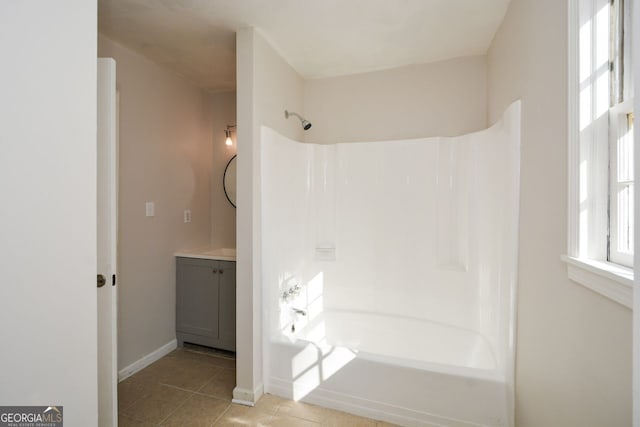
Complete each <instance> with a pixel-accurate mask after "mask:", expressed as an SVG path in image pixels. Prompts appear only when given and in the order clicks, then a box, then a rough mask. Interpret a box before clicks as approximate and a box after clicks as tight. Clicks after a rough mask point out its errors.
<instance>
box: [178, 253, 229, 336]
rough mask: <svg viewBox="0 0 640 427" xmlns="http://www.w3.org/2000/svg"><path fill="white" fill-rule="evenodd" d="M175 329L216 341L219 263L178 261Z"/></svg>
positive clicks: (183, 259)
mask: <svg viewBox="0 0 640 427" xmlns="http://www.w3.org/2000/svg"><path fill="white" fill-rule="evenodd" d="M176 273H177V274H176V279H177V280H176V282H177V283H176V284H177V287H176V329H177V330H178V331H180V332H185V333H189V334H195V335H202V336H206V337H211V338H216V339H217V338H218V303H219V288H220V286H219V276H220V273H219V262H218V261H212V260H202V259H192V258H178V263H177V272H176Z"/></svg>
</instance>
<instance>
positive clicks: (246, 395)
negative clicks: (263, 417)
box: [231, 384, 264, 406]
mask: <svg viewBox="0 0 640 427" xmlns="http://www.w3.org/2000/svg"><path fill="white" fill-rule="evenodd" d="M263 393H264V386H263V385H262V384H260V385H258V387H256V389H255V390H254V391H251V390H247V389H246V388H240V387H236V388H234V389H233V399H232V400H231V402H232V403H237V404H238V405H244V406H255V405H256V403H258V400H260V398H261V397H262V395H263Z"/></svg>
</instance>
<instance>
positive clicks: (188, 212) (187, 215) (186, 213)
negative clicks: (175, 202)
mask: <svg viewBox="0 0 640 427" xmlns="http://www.w3.org/2000/svg"><path fill="white" fill-rule="evenodd" d="M188 222H191V210H190V209H186V210H185V211H184V223H185V224H186V223H188Z"/></svg>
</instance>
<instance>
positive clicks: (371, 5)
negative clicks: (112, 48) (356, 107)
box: [98, 0, 510, 92]
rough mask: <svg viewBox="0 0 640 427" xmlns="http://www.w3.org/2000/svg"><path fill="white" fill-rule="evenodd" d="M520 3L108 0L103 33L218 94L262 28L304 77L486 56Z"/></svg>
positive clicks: (103, 5)
mask: <svg viewBox="0 0 640 427" xmlns="http://www.w3.org/2000/svg"><path fill="white" fill-rule="evenodd" d="M509 1H510V0H99V2H98V4H99V13H98V14H99V20H98V21H99V30H100V32H102V33H104V34H105V35H107V36H108V37H109V38H111V39H113V40H116V41H118V42H120V43H122V44H124V45H125V46H128V47H130V48H132V49H133V50H136V51H138V52H140V53H141V54H143V55H145V56H146V57H148V58H150V59H152V60H153V61H155V62H157V63H159V64H161V65H164V66H166V67H168V68H170V69H172V70H174V71H175V72H176V73H178V74H180V75H182V76H183V77H184V78H186V79H187V80H189V81H191V82H193V83H194V84H196V85H198V86H200V87H202V88H205V89H206V90H209V91H211V92H218V91H225V90H233V89H234V88H235V32H236V31H237V30H238V29H241V28H245V27H249V26H252V27H256V28H258V29H259V30H260V32H261V33H262V34H263V35H264V36H265V37H266V38H267V39H268V40H269V42H270V43H271V44H272V45H273V46H274V47H275V49H276V50H278V51H279V52H280V54H281V55H282V56H283V57H284V58H285V59H286V60H287V61H288V62H289V64H291V65H292V66H293V67H294V68H295V69H296V70H297V71H298V72H299V73H300V74H301V75H302V76H303V77H304V78H319V77H329V76H337V75H344V74H354V73H361V72H367V71H373V70H380V69H385V68H392V67H398V66H401V65H408V64H417V63H426V62H434V61H440V60H445V59H449V58H455V57H460V56H467V55H479V54H484V53H486V51H487V49H488V47H489V45H490V43H491V41H492V39H493V36H494V34H495V32H496V31H497V29H498V27H499V25H500V23H501V22H502V19H503V17H504V14H505V12H506V9H507V6H508V4H509Z"/></svg>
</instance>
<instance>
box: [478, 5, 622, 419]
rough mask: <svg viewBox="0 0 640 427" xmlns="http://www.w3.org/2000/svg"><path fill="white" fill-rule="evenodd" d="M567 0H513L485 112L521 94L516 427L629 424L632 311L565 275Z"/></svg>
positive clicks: (496, 111) (491, 59) (494, 50)
mask: <svg viewBox="0 0 640 427" xmlns="http://www.w3.org/2000/svg"><path fill="white" fill-rule="evenodd" d="M566 3H567V2H565V1H558V0H513V1H512V3H511V5H510V7H509V11H508V12H507V15H506V18H505V21H504V23H503V24H502V26H501V28H500V30H499V31H498V34H497V35H496V37H495V39H494V41H493V44H492V46H491V48H490V50H489V53H488V76H489V79H488V82H489V84H488V94H489V95H488V96H489V117H490V121H491V122H493V121H495V120H496V119H497V118H498V117H499V116H500V114H501V113H502V111H503V109H504V108H505V107H506V106H507V105H508V104H509V103H511V102H512V101H513V100H515V99H518V98H521V99H522V109H523V110H522V111H523V117H522V127H523V129H522V165H521V168H522V169H521V174H522V181H521V182H522V184H521V202H520V206H521V208H520V254H519V255H520V261H519V269H520V273H519V295H518V337H517V340H518V341H517V360H516V364H517V369H516V424H517V425H518V427H540V426H545V427H553V426H558V427H572V426H576V427H586V426H594V427H596V426H629V425H631V311H630V310H628V309H626V308H624V307H622V306H621V305H619V304H617V303H615V302H612V301H610V300H608V299H606V298H604V297H602V296H600V295H598V294H595V293H593V292H591V291H589V290H587V289H586V288H583V287H582V286H580V285H577V284H575V283H573V282H571V281H569V280H568V279H567V269H566V266H565V265H564V264H563V263H562V262H561V261H560V255H561V254H563V253H565V252H566V242H567V237H566V236H567V226H566V215H567V47H566V46H567V25H566V22H567V5H566Z"/></svg>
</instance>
